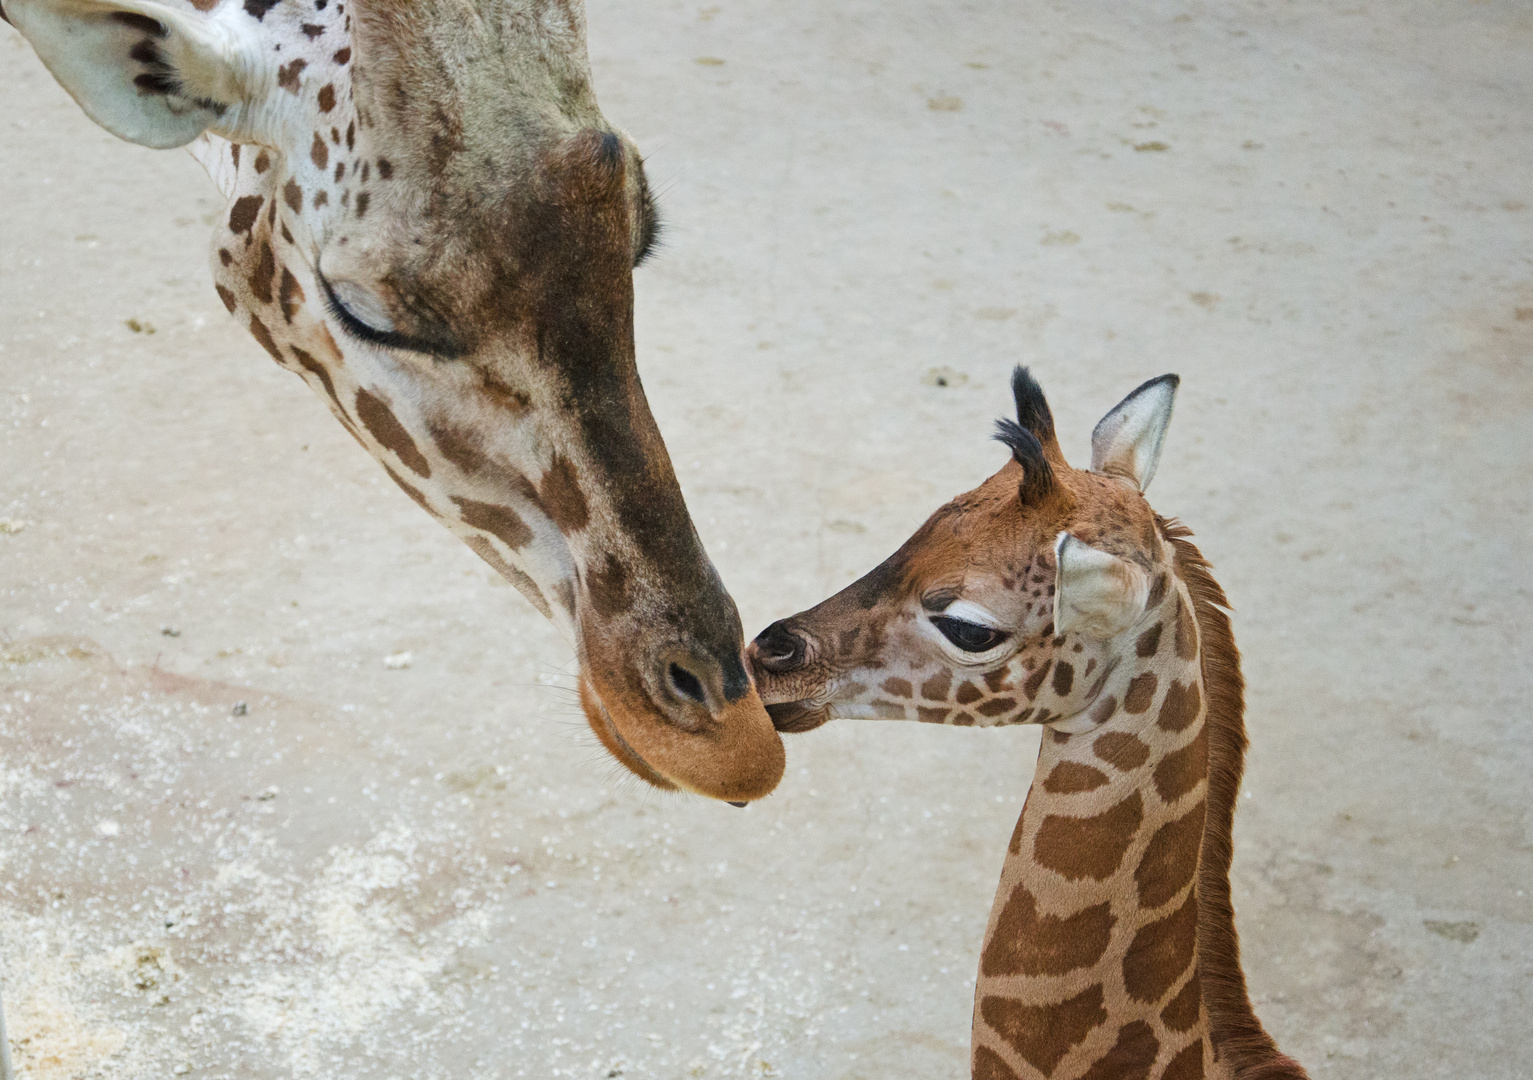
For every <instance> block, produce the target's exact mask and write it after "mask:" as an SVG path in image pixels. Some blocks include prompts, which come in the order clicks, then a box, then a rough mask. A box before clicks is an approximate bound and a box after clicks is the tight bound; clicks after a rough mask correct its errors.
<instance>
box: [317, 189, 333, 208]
mask: <svg viewBox="0 0 1533 1080" xmlns="http://www.w3.org/2000/svg"><path fill="white" fill-rule="evenodd" d="M329 202H330V193H329V192H328V191H316V192H315V193H314V209H316V210H318V209H319V208H320V207H321V206H325V205H327V204H328V203H329Z"/></svg>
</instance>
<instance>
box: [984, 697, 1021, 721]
mask: <svg viewBox="0 0 1533 1080" xmlns="http://www.w3.org/2000/svg"><path fill="white" fill-rule="evenodd" d="M1016 707H1017V699H1016V698H1009V697H997V698H991V699H990V700H989V701H982V702H980V703H979V704H978V705H976V706H974V711H975V712H977V713H979V714H980V715H981V716H989V717H992V718H994V717H997V716H1002V715H1004V714H1006V713H1009V712H1010V711H1011V710H1012V709H1015V708H1016Z"/></svg>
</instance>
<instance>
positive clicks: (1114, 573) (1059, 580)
mask: <svg viewBox="0 0 1533 1080" xmlns="http://www.w3.org/2000/svg"><path fill="white" fill-rule="evenodd" d="M1054 558H1055V563H1056V570H1055V572H1054V633H1055V634H1056V635H1057V636H1060V637H1063V636H1064V635H1065V634H1069V633H1080V634H1084V635H1085V636H1087V637H1090V638H1094V639H1096V640H1098V641H1106V640H1107V639H1108V638H1112V637H1116V636H1117V635H1119V634H1121V633H1122V632H1123V631H1125V630H1127V629H1128V628H1129V627H1130V626H1133V625H1134V623H1135V622H1136V621H1138V619H1139V616H1140V615H1142V614H1143V613H1144V603H1145V601H1146V600H1147V599H1148V598H1149V595H1150V578H1149V575H1148V574H1146V573H1145V572H1144V571H1143V570H1141V569H1139V567H1137V566H1135V565H1134V564H1133V563H1131V562H1128V561H1127V560H1125V559H1120V558H1118V557H1117V556H1116V555H1109V554H1108V553H1107V552H1105V551H1098V550H1097V549H1096V548H1094V547H1091V546H1090V545H1089V544H1083V543H1081V542H1080V541H1079V540H1077V539H1076V538H1075V537H1073V536H1071V535H1070V534H1069V533H1067V532H1066V533H1060V534H1059V538H1058V539H1057V540H1055V541H1054Z"/></svg>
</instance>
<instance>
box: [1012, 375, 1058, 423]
mask: <svg viewBox="0 0 1533 1080" xmlns="http://www.w3.org/2000/svg"><path fill="white" fill-rule="evenodd" d="M1011 396H1012V397H1013V398H1015V399H1016V402H1017V423H1019V424H1021V425H1022V426H1023V427H1025V428H1027V430H1028V431H1031V432H1032V433H1033V434H1034V435H1036V436H1038V441H1039V442H1048V441H1049V440H1051V439H1052V438H1053V437H1054V414H1053V413H1052V412H1050V411H1049V403H1048V400H1047V399H1046V398H1045V397H1044V396H1043V387H1041V386H1039V385H1038V380H1037V379H1035V378H1033V375H1032V372H1030V371H1028V370H1027V368H1025V367H1023V366H1022V365H1020V364H1018V365H1017V367H1016V369H1015V370H1014V371H1012V373H1011Z"/></svg>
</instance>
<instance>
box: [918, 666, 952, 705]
mask: <svg viewBox="0 0 1533 1080" xmlns="http://www.w3.org/2000/svg"><path fill="white" fill-rule="evenodd" d="M952 685H953V673H952V672H950V671H939V672H937V674H935V675H933V676H932V677H931V678H929V679H927V680H926V681H925V682H924V683H922V684H921V696H922V697H924V698H925V699H926V700H927V701H946V700H947V692H948V690H949V689H950V688H951V687H952Z"/></svg>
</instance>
